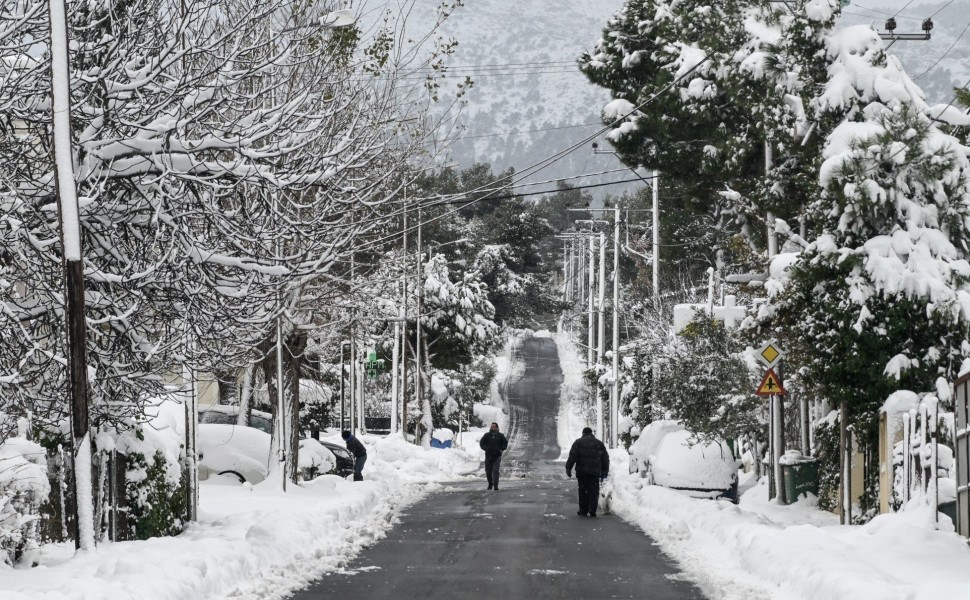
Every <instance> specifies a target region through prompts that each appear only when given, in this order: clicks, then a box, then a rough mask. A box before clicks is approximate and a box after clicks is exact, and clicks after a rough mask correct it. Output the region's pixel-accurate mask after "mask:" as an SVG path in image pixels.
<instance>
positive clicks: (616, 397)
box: [610, 206, 620, 448]
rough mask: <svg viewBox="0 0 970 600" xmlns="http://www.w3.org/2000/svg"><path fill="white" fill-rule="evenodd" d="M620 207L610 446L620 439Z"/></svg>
mask: <svg viewBox="0 0 970 600" xmlns="http://www.w3.org/2000/svg"><path fill="white" fill-rule="evenodd" d="M619 422H620V207H619V206H616V207H614V208H613V389H612V390H611V392H610V447H611V448H616V447H617V444H618V443H619V441H620V435H619V429H618V426H619Z"/></svg>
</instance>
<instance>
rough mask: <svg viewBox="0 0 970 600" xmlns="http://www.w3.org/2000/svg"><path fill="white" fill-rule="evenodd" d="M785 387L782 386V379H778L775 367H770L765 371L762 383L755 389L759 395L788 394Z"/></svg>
mask: <svg viewBox="0 0 970 600" xmlns="http://www.w3.org/2000/svg"><path fill="white" fill-rule="evenodd" d="M787 393H788V392H786V391H785V388H783V387H781V380H780V379H778V375H777V374H776V373H775V370H774V369H768V371H767V372H766V373H765V376H764V378H763V379H762V380H761V385H759V386H758V389H757V390H756V391H755V394H757V395H759V396H771V395H774V394H781V395H784V394H787Z"/></svg>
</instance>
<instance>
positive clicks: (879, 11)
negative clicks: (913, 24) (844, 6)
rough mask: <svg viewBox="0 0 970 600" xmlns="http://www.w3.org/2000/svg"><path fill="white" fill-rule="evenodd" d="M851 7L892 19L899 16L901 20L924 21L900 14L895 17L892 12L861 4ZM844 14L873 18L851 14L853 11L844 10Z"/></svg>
mask: <svg viewBox="0 0 970 600" xmlns="http://www.w3.org/2000/svg"><path fill="white" fill-rule="evenodd" d="M851 6H853V7H855V8H861V9H863V10H869V11H872V12H874V13H879V14H881V15H889V16H891V17H897V16H898V17H899V18H900V19H909V20H911V21H922V20H923V19H920V18H918V17H907V16H906V15H902V16H900V15H899V13H896V14H895V15H894V14H892V13H891V12H889V11H886V10H880V9H878V8H870V7H868V6H863V5H861V4H852V5H851ZM842 12H843V13H848V14H850V15H859V16H860V17H870V16H872V15H863V14H861V13H854V12H851V11H848V10H843V11H842Z"/></svg>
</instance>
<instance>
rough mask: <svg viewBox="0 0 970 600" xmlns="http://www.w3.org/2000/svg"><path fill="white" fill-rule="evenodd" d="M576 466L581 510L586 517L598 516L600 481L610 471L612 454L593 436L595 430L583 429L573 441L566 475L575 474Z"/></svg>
mask: <svg viewBox="0 0 970 600" xmlns="http://www.w3.org/2000/svg"><path fill="white" fill-rule="evenodd" d="M573 467H576V481H578V482H579V512H577V513H576V514H577V515H579V516H581V517H585V516H586V515H589V516H591V517H595V516H596V505H597V504H599V499H600V481H601V480H603V479H606V476H607V475H608V474H609V472H610V455H609V453H608V452H607V451H606V446H604V445H603V442H601V441H599V440H598V439H596V438H595V437H593V430H592V429H590V428H589V427H586V428H584V429H583V437H581V438H579V439H578V440H576V441H575V442H573V447H572V448H570V449H569V458H568V459H567V460H566V477H572V476H573V472H572V471H573Z"/></svg>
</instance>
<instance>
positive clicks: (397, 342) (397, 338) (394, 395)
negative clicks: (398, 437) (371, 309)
mask: <svg viewBox="0 0 970 600" xmlns="http://www.w3.org/2000/svg"><path fill="white" fill-rule="evenodd" d="M400 351H401V324H400V323H394V350H393V351H392V352H391V431H390V435H394V434H395V433H397V402H398V387H397V383H398V380H397V374H398V364H399V361H400V356H399V355H400Z"/></svg>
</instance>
